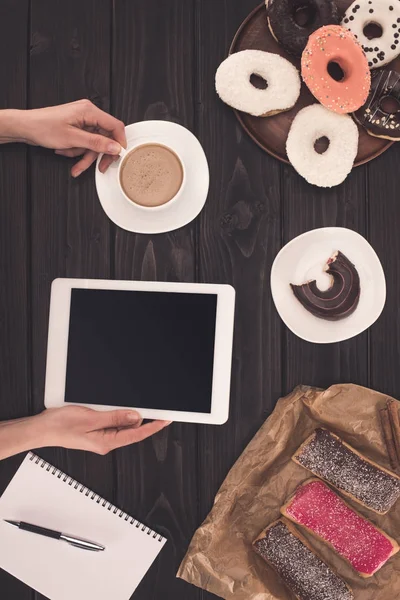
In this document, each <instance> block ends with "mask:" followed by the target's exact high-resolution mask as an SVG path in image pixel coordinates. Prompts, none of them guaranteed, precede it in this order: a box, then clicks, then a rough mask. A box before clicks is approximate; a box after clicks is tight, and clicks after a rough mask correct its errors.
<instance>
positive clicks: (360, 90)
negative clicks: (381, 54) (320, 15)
mask: <svg viewBox="0 0 400 600" xmlns="http://www.w3.org/2000/svg"><path fill="white" fill-rule="evenodd" d="M328 69H329V71H328ZM330 73H332V75H334V76H332V75H331V74H330ZM301 75H302V77H303V80H304V82H305V83H306V85H307V87H308V88H309V90H310V92H311V93H312V94H313V95H314V96H315V97H316V98H317V100H319V101H320V102H321V104H323V105H324V106H326V108H329V109H330V110H333V111H334V112H337V113H350V112H353V111H355V110H357V109H358V108H360V106H362V105H363V104H364V103H365V101H366V99H367V97H368V93H369V90H370V87H371V74H370V71H369V67H368V60H367V58H366V56H365V54H364V52H363V50H362V48H361V46H360V45H359V44H358V42H357V40H356V38H355V37H354V35H353V34H352V33H351V32H350V31H347V29H344V27H341V26H340V25H326V26H325V27H320V29H317V31H315V32H314V33H312V34H311V35H310V37H309V39H308V43H307V46H306V48H305V49H304V51H303V54H302V57H301ZM334 77H335V78H334ZM337 79H339V81H337Z"/></svg>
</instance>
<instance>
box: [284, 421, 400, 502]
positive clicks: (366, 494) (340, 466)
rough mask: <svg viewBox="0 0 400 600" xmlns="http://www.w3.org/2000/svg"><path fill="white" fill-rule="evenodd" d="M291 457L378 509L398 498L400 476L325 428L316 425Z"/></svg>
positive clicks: (337, 487) (353, 496) (342, 489)
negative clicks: (369, 458) (365, 456)
mask: <svg viewBox="0 0 400 600" xmlns="http://www.w3.org/2000/svg"><path fill="white" fill-rule="evenodd" d="M292 459H293V460H294V462H296V463H297V464H299V465H301V466H302V467H304V468H305V469H308V470H309V471H311V472H312V473H314V475H317V476H318V477H321V478H322V479H325V481H327V482H328V483H330V484H331V485H333V486H334V487H335V488H336V489H338V490H339V491H340V492H342V493H343V494H346V496H349V497H350V498H352V499H353V500H356V501H357V502H359V503H360V504H362V505H363V506H365V507H366V508H369V509H371V510H373V511H375V512H377V513H380V514H384V513H387V512H388V510H390V509H391V508H392V506H393V505H394V503H395V502H396V501H397V500H398V498H400V477H398V476H397V475H395V474H394V473H391V472H390V471H388V470H387V469H384V468H383V467H380V466H379V465H377V464H376V463H374V462H372V461H371V460H368V459H367V458H364V457H363V456H362V455H361V454H359V453H358V452H357V451H356V450H354V448H352V447H351V446H349V444H346V442H343V440H341V439H340V438H339V437H338V436H337V435H334V434H333V433H331V432H330V431H328V430H327V429H323V428H318V429H316V430H315V431H314V433H313V434H312V435H311V436H310V437H309V438H308V439H307V440H306V441H305V442H304V444H302V445H301V446H300V448H299V449H298V450H297V452H296V454H294V456H293V457H292Z"/></svg>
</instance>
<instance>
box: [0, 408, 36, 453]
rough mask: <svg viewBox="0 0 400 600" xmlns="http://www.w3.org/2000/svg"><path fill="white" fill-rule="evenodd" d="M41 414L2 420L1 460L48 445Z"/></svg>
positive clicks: (0, 424)
mask: <svg viewBox="0 0 400 600" xmlns="http://www.w3.org/2000/svg"><path fill="white" fill-rule="evenodd" d="M44 433H45V432H44V430H43V427H42V420H41V418H40V415H37V416H34V417H26V418H24V419H15V420H14V421H4V422H2V423H1V422H0V460H3V459H4V458H8V457H9V456H13V455H14V454H19V453H20V452H26V451H27V450H31V449H32V448H39V447H43V446H46V443H45V435H44Z"/></svg>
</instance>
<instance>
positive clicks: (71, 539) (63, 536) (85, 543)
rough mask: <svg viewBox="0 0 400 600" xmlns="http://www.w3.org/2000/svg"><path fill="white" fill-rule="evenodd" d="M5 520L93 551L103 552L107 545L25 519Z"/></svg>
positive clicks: (25, 529)
mask: <svg viewBox="0 0 400 600" xmlns="http://www.w3.org/2000/svg"><path fill="white" fill-rule="evenodd" d="M4 521H5V522H6V523H9V524H10V525H14V527H18V529H22V530H23V531H29V532H30V533H37V534H38V535H44V536H45V537H49V538H53V539H55V540H59V541H60V542H66V543H67V544H70V546H75V547H76V548H81V549H82V550H92V551H93V552H101V551H102V550H105V547H104V546H100V544H95V543H94V542H89V541H88V540H82V539H81V538H77V537H74V536H72V535H66V534H65V533H61V532H60V531H53V529H46V528H45V527H39V526H38V525H31V524H30V523H24V522H23V521H8V520H7V519H4Z"/></svg>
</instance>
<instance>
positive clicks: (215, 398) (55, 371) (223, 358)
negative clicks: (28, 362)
mask: <svg viewBox="0 0 400 600" xmlns="http://www.w3.org/2000/svg"><path fill="white" fill-rule="evenodd" d="M72 289H98V290H130V291H143V292H168V293H186V294H213V295H216V296H217V314H216V325H215V349H214V363H213V382H212V397H211V412H210V413H207V414H205V413H197V412H182V411H173V410H159V409H150V408H144V409H142V408H140V406H137V407H135V406H132V407H131V408H132V409H134V410H137V411H138V412H139V413H140V414H141V416H142V417H143V418H144V419H162V420H167V421H178V422H185V423H208V424H213V425H222V424H223V423H225V422H226V421H227V420H228V416H229V398H230V383H231V368H232V343H233V328H234V312H235V290H234V288H233V287H231V286H230V285H219V284H204V283H165V282H154V281H152V282H146V281H111V280H101V279H55V280H54V281H53V283H52V286H51V300H50V316H49V333H48V343H47V364H46V384H45V399H44V403H45V406H46V408H55V407H61V406H87V407H88V408H93V409H96V410H114V409H121V410H122V409H125V410H126V408H127V407H126V406H113V405H109V406H102V405H96V404H78V403H75V402H74V403H72V402H65V400H64V397H65V385H66V372H67V355H68V336H69V321H70V307H71V291H72Z"/></svg>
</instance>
